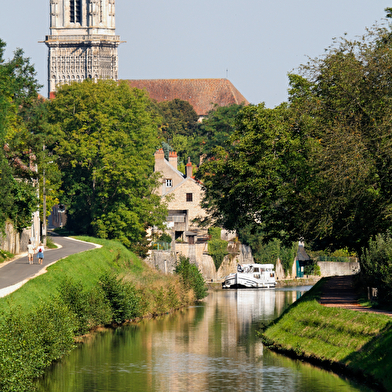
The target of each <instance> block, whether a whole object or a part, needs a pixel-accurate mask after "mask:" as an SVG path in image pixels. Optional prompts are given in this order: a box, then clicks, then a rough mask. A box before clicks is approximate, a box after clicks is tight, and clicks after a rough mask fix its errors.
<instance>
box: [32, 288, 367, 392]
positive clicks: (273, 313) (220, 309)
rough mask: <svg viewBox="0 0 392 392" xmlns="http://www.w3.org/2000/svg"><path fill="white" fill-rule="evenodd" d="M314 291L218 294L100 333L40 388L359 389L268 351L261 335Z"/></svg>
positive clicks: (55, 391)
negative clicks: (262, 328)
mask: <svg viewBox="0 0 392 392" xmlns="http://www.w3.org/2000/svg"><path fill="white" fill-rule="evenodd" d="M307 289H308V287H303V288H296V289H290V290H288V289H284V290H234V291H231V290H227V291H219V292H212V293H211V294H210V295H209V297H208V298H207V301H206V302H205V303H203V304H202V305H199V306H193V307H190V308H189V309H186V310H182V311H179V312H176V313H175V314H171V315H167V316H165V317H161V318H159V319H156V320H144V321H142V322H141V323H139V324H137V325H132V326H128V327H124V328H120V329H117V330H109V331H105V332H102V333H97V334H95V335H94V336H93V337H92V338H91V339H90V340H89V341H88V342H87V343H86V344H84V345H83V346H82V347H81V348H80V349H77V350H75V351H74V352H73V353H71V355H70V356H69V357H67V358H65V359H64V360H63V361H61V362H60V363H58V364H56V365H55V366H53V368H52V369H51V370H50V371H49V372H48V373H47V374H46V376H45V378H44V379H43V380H42V381H41V382H40V385H39V390H40V391H45V392H51V391H52V392H71V391H72V392H79V391H89V392H90V391H91V392H94V391H115V392H119V391H173V392H177V391H233V390H238V391H295V392H302V391H315V392H317V391H337V390H339V391H344V392H349V391H350V392H351V391H359V390H363V391H365V390H366V389H359V388H358V387H355V386H353V385H350V384H349V383H347V382H346V381H344V380H342V379H340V378H339V377H337V376H335V375H333V374H330V373H328V372H325V371H322V370H319V369H316V368H313V367H311V366H309V365H306V364H305V365H304V364H303V363H301V362H298V361H292V360H289V359H287V358H285V357H282V356H278V355H276V354H273V353H271V352H269V351H268V350H263V346H262V344H261V342H260V340H259V339H257V338H256V334H255V330H256V328H257V326H258V324H259V323H260V322H266V321H270V320H272V319H274V318H275V317H277V316H278V315H280V314H281V313H282V312H283V310H284V309H285V308H286V307H287V306H289V305H290V304H291V303H293V302H294V301H295V300H296V299H297V298H298V296H300V295H301V294H302V293H303V292H304V291H305V290H307Z"/></svg>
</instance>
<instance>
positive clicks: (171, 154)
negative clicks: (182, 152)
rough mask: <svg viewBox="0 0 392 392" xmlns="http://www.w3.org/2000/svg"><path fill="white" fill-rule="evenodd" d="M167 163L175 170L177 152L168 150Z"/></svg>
mask: <svg viewBox="0 0 392 392" xmlns="http://www.w3.org/2000/svg"><path fill="white" fill-rule="evenodd" d="M169 163H170V164H171V165H172V166H173V167H174V168H175V169H176V170H177V153H176V152H175V151H169Z"/></svg>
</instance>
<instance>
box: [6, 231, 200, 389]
mask: <svg viewBox="0 0 392 392" xmlns="http://www.w3.org/2000/svg"><path fill="white" fill-rule="evenodd" d="M81 239H85V240H90V241H93V242H95V243H98V244H100V245H102V248H100V249H95V250H91V251H87V252H83V253H79V254H75V255H72V256H69V257H67V258H66V259H63V260H60V261H58V262H57V263H56V264H54V265H52V266H50V267H49V268H48V272H47V273H45V274H43V275H40V276H38V277H36V278H35V279H33V280H30V281H29V282H28V283H26V284H25V285H24V286H22V287H21V288H20V289H19V290H17V291H16V292H14V293H12V294H10V295H9V296H7V297H5V298H2V299H0V390H1V391H4V392H7V391H18V392H22V391H32V390H34V388H33V380H34V379H35V378H37V377H39V376H41V375H42V374H43V373H44V371H45V369H46V367H48V366H49V365H50V364H51V363H52V362H53V361H55V360H57V359H59V358H61V357H62V356H64V355H65V354H67V353H68V352H69V351H70V350H72V349H73V348H74V347H75V338H76V337H77V336H79V337H80V336H82V335H83V334H86V333H88V332H89V331H91V330H92V329H94V328H95V327H97V326H99V325H118V324H122V323H124V322H127V321H129V320H134V319H136V318H138V317H146V316H147V317H148V316H154V315H158V314H163V313H167V312H170V311H172V310H174V309H178V308H180V307H182V306H186V305H189V304H191V303H193V302H194V301H196V300H197V299H201V298H204V296H205V295H206V291H205V289H204V292H202V289H203V288H204V287H205V286H204V280H202V278H201V280H200V279H198V280H197V277H198V275H200V273H199V274H197V272H198V271H193V270H192V273H191V274H189V273H188V274H183V273H181V271H178V273H179V275H163V274H160V273H158V272H157V271H155V270H153V269H152V268H150V267H149V266H148V265H147V264H145V263H144V262H143V261H142V260H140V259H139V258H138V257H137V256H136V255H135V254H133V253H131V252H130V251H129V250H127V249H126V248H125V247H124V246H123V245H122V244H120V243H119V242H114V241H108V240H100V239H91V238H89V237H86V238H84V237H83V238H81ZM183 264H184V265H185V264H186V260H185V261H184V262H183ZM188 264H189V260H188ZM184 268H185V267H184ZM184 268H183V269H184ZM188 271H189V268H188ZM200 277H201V275H200V276H199V278H200ZM194 280H196V281H197V282H198V284H197V289H196V288H195V287H194V286H193V285H192V283H193V281H194Z"/></svg>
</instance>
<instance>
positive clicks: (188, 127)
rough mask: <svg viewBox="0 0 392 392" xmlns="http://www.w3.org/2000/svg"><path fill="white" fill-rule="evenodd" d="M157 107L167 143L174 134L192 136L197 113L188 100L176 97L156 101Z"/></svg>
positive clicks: (195, 125)
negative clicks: (169, 99) (170, 99)
mask: <svg viewBox="0 0 392 392" xmlns="http://www.w3.org/2000/svg"><path fill="white" fill-rule="evenodd" d="M157 108H158V111H159V114H160V115H161V116H162V119H163V122H162V132H163V135H164V138H165V140H166V141H167V142H168V143H169V144H170V143H171V141H172V139H173V137H174V135H183V136H193V133H194V131H195V129H196V128H197V120H198V115H197V113H196V112H195V110H194V109H193V106H192V105H191V104H190V103H189V102H187V101H182V100H181V99H178V98H176V99H173V100H172V101H163V102H158V103H157Z"/></svg>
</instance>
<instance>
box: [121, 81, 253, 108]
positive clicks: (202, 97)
mask: <svg viewBox="0 0 392 392" xmlns="http://www.w3.org/2000/svg"><path fill="white" fill-rule="evenodd" d="M127 82H128V83H129V85H130V86H131V87H136V88H139V89H141V90H146V91H147V92H148V93H149V95H150V98H152V99H156V100H157V101H158V102H162V101H171V100H173V99H175V98H178V99H182V100H183V101H188V102H189V103H190V104H191V105H192V106H193V108H194V109H195V111H196V113H197V114H198V115H199V116H205V115H207V113H208V112H209V111H210V110H211V109H212V108H213V107H214V104H218V105H219V106H228V105H232V104H235V103H236V104H241V103H244V104H245V105H248V104H249V102H248V101H247V100H246V99H245V98H244V96H243V95H242V94H241V93H240V92H239V91H238V90H237V89H236V88H235V87H234V86H233V84H232V83H231V82H230V81H229V80H227V79H142V80H128V81H127Z"/></svg>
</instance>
